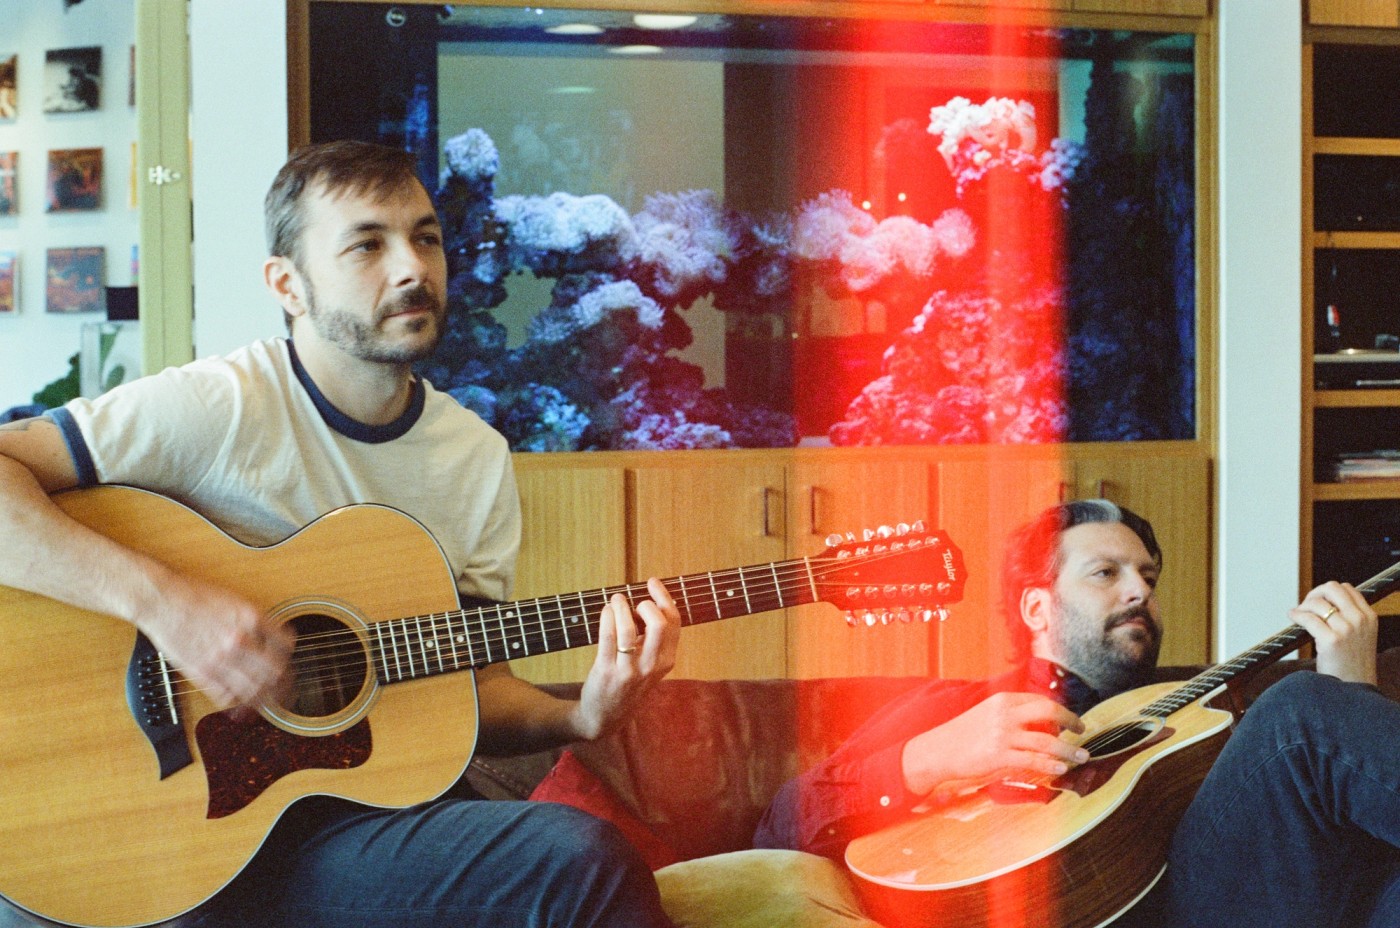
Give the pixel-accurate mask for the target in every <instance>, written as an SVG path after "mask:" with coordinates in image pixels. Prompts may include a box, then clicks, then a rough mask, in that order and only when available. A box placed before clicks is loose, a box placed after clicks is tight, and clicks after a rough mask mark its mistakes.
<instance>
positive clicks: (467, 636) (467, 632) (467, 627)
mask: <svg viewBox="0 0 1400 928" xmlns="http://www.w3.org/2000/svg"><path fill="white" fill-rule="evenodd" d="M473 615H474V616H475V617H476V618H477V619H478V620H480V618H481V610H480V609H477V610H476V611H475V612H474V613H473ZM480 624H481V623H480V621H478V622H477V625H478V626H479V625H480ZM462 639H463V641H465V642H466V645H467V662H468V663H470V664H471V665H472V666H473V667H475V666H476V649H475V648H473V647H472V626H471V624H470V623H469V622H468V621H467V615H466V613H463V614H462Z"/></svg>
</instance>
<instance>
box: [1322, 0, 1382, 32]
mask: <svg viewBox="0 0 1400 928" xmlns="http://www.w3.org/2000/svg"><path fill="white" fill-rule="evenodd" d="M1307 7H1308V22H1310V23H1312V24H1313V25H1314V26H1372V27H1377V26H1378V27H1382V28H1384V27H1393V26H1400V2H1396V0H1308V3H1307Z"/></svg>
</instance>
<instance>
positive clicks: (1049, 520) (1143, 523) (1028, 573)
mask: <svg viewBox="0 0 1400 928" xmlns="http://www.w3.org/2000/svg"><path fill="white" fill-rule="evenodd" d="M1091 522H1121V523H1122V524H1123V525H1126V526H1127V527H1128V528H1130V529H1132V530H1133V534H1135V535H1137V536H1138V538H1139V539H1141V541H1142V544H1143V547H1145V548H1146V549H1147V554H1148V556H1150V557H1151V558H1152V561H1153V563H1154V564H1156V565H1157V567H1158V569H1161V566H1162V548H1161V546H1160V545H1159V544H1157V536H1156V534H1155V533H1154V532H1153V531H1152V523H1150V522H1148V521H1147V520H1146V519H1144V518H1143V517H1142V516H1140V515H1138V514H1137V513H1135V512H1133V511H1132V510H1131V509H1129V508H1127V507H1126V506H1119V505H1118V504H1117V503H1114V502H1110V501H1109V500H1106V499H1079V500H1074V501H1072V502H1068V503H1061V504H1060V505H1058V506H1051V507H1050V508H1049V509H1046V510H1045V511H1044V512H1042V513H1041V514H1040V515H1038V516H1036V517H1035V518H1034V519H1032V520H1031V521H1030V522H1027V523H1026V524H1025V525H1023V526H1021V527H1020V528H1018V529H1017V530H1016V531H1015V532H1013V533H1012V534H1011V536H1010V537H1009V538H1008V539H1007V540H1006V551H1005V553H1004V554H1003V555H1002V562H1001V608H1002V612H1003V614H1004V615H1003V618H1005V619H1006V630H1007V632H1008V634H1009V636H1010V639H1011V651H1012V657H1013V658H1014V659H1015V660H1016V661H1017V662H1018V663H1019V662H1022V661H1024V660H1026V659H1027V658H1028V657H1030V651H1031V632H1030V629H1029V628H1027V627H1026V623H1025V622H1023V621H1021V594H1023V593H1024V592H1025V591H1026V590H1028V589H1031V588H1032V587H1041V588H1045V589H1051V588H1053V587H1054V585H1055V578H1056V577H1058V576H1059V573H1060V568H1061V567H1063V566H1064V564H1063V563H1062V561H1061V557H1060V536H1061V535H1063V534H1064V533H1065V532H1067V531H1069V530H1070V529H1072V528H1074V527H1075V526H1076V525H1084V524H1087V523H1091Z"/></svg>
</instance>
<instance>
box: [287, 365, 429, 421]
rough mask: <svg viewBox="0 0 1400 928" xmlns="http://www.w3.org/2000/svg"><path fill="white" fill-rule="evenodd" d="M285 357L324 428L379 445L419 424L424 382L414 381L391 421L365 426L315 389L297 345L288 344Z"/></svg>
mask: <svg viewBox="0 0 1400 928" xmlns="http://www.w3.org/2000/svg"><path fill="white" fill-rule="evenodd" d="M287 355H288V357H290V358H291V361H292V370H293V371H294V372H295V373H296V375H297V380H299V381H301V385H302V387H304V388H305V389H306V393H307V395H308V396H310V397H311V402H312V403H313V404H315V406H316V411H317V412H319V413H320V414H321V418H322V419H324V420H325V423H326V425H329V426H330V427H331V428H332V429H334V430H335V431H337V432H339V433H340V434H342V435H344V436H345V437H346V438H349V439H352V440H353V441H359V442H364V443H365V444H368V445H379V444H383V443H384V442H386V441H393V440H394V439H396V438H402V437H403V436H404V435H407V434H408V430H409V429H411V428H413V427H414V426H415V425H417V424H418V420H419V419H420V418H421V417H422V415H423V404H424V402H425V401H426V399H427V391H426V390H425V389H424V388H423V381H422V380H420V379H419V378H417V377H415V378H413V383H412V387H411V389H412V393H411V394H410V395H409V398H408V408H407V409H405V410H404V411H403V415H401V416H399V417H398V418H397V419H395V420H394V421H393V422H386V423H385V424H383V425H366V424H365V423H363V422H360V421H359V420H358V419H352V418H351V417H350V416H347V415H346V414H345V413H343V412H341V411H340V410H339V409H337V408H336V407H335V404H334V403H332V402H331V401H330V400H328V399H326V395H325V394H324V393H322V392H321V388H320V387H318V386H316V382H315V381H314V380H312V379H311V375H310V374H308V373H307V372H306V368H305V367H303V366H302V363H301V359H300V358H298V357H297V349H296V346H295V345H293V344H292V343H291V341H290V340H288V342H287Z"/></svg>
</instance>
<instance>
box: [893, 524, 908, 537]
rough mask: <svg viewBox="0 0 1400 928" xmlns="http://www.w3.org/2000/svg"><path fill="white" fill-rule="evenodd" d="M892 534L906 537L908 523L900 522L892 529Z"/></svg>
mask: <svg viewBox="0 0 1400 928" xmlns="http://www.w3.org/2000/svg"><path fill="white" fill-rule="evenodd" d="M894 533H895V534H896V535H908V534H909V523H908V522H901V523H899V524H898V525H896V526H895V527H894Z"/></svg>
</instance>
